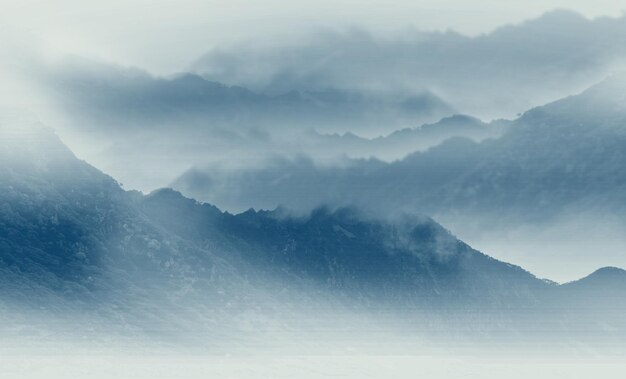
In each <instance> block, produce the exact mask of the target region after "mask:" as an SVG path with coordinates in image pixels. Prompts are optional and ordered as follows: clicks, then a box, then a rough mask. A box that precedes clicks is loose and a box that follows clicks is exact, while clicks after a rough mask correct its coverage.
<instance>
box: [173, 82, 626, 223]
mask: <svg viewBox="0 0 626 379" xmlns="http://www.w3.org/2000/svg"><path fill="white" fill-rule="evenodd" d="M618 88H622V89H623V88H626V80H624V78H622V77H620V76H613V77H611V78H610V79H607V80H606V81H604V82H602V83H600V84H598V85H597V86H594V87H592V88H591V89H589V90H587V91H585V92H583V93H581V94H579V95H576V96H571V97H568V98H565V99H563V100H560V101H557V102H554V103H551V104H548V105H545V106H542V107H539V108H535V109H533V110H530V111H528V112H526V113H525V114H524V115H523V116H521V117H520V118H518V119H517V120H515V121H512V122H504V121H502V122H501V123H502V124H503V125H505V126H503V127H502V129H500V130H504V132H503V134H502V136H501V137H499V138H489V139H487V140H485V141H482V142H475V141H472V140H470V139H467V138H460V137H455V138H450V139H448V140H446V141H444V142H443V143H441V144H440V145H439V146H436V147H433V148H431V149H429V150H427V151H423V152H416V153H414V154H411V155H409V156H407V157H406V158H404V159H401V160H398V161H394V162H391V163H386V162H382V161H379V160H376V159H354V160H349V161H346V162H345V164H344V165H343V166H339V167H338V166H329V167H325V166H323V165H320V164H316V163H315V162H314V161H313V160H305V159H300V160H289V159H284V160H277V161H275V163H274V164H273V165H269V166H268V167H262V168H259V169H249V170H245V169H243V170H235V171H231V172H215V173H213V172H211V171H210V170H206V171H205V170H203V169H202V168H195V169H193V170H191V171H189V172H188V173H186V174H185V175H183V176H182V177H181V178H180V179H179V180H178V181H176V182H175V183H174V187H175V188H179V189H181V190H182V191H183V192H184V193H187V194H190V195H192V196H194V197H196V198H199V199H202V200H206V201H211V202H213V203H215V204H221V205H222V206H225V207H226V208H229V209H246V208H249V207H255V208H273V207H275V206H278V205H284V206H287V207H291V208H295V209H310V208H311V207H312V206H313V207H314V206H316V205H320V204H333V205H345V204H354V205H358V206H361V207H365V208H368V209H372V210H377V211H381V212H393V211H397V210H407V209H411V210H417V211H419V212H421V213H425V214H431V215H437V214H442V213H446V212H452V211H455V212H460V213H467V214H473V215H480V214H489V213H494V214H497V215H498V217H500V218H502V217H504V218H515V219H522V220H523V219H525V218H533V219H534V220H541V219H546V218H549V217H555V216H557V215H558V214H560V213H562V212H567V211H574V210H576V209H579V208H586V207H593V208H594V209H597V210H601V209H605V210H610V211H611V212H614V213H618V214H625V215H626V213H625V212H623V204H625V202H624V200H626V199H624V194H625V193H626V191H623V189H624V185H625V184H626V177H624V175H623V170H622V169H621V167H622V165H623V164H624V163H626V156H624V151H626V149H624V147H625V146H626V128H624V127H623V126H624V125H626V113H624V111H623V106H622V105H623V104H624V92H623V91H621V92H620V91H619V90H618ZM457 123H458V124H460V125H463V126H462V127H463V128H467V125H468V124H469V125H474V128H476V129H479V130H483V131H485V134H488V132H487V131H488V130H489V129H488V128H487V127H486V126H485V125H484V124H481V123H479V122H478V121H475V120H474V119H471V118H462V117H457V118H451V119H444V120H442V121H441V122H440V123H438V124H434V125H433V126H432V127H433V128H434V127H437V128H441V129H439V130H440V131H441V130H445V126H446V125H449V124H452V125H455V124H457ZM429 127H430V126H424V127H422V128H421V129H416V130H405V131H400V132H397V133H394V134H392V135H390V136H389V137H387V138H386V139H398V140H405V141H407V143H408V144H411V143H414V142H413V141H412V140H411V138H412V137H411V135H412V134H413V133H414V134H416V135H420V134H425V133H428V128H429ZM453 129H454V127H453ZM456 133H462V132H459V131H457V130H455V132H453V133H451V134H456ZM442 134H443V133H442ZM494 135H495V133H494ZM337 138H339V137H337ZM344 138H348V136H344ZM361 142H362V141H361ZM372 143H373V142H372ZM381 146H384V142H381ZM392 146H394V145H392ZM213 183H216V184H215V185H213ZM218 183H219V184H218ZM302 186H307V188H309V190H308V191H302V190H299V188H300V187H302ZM617 211H619V212H617Z"/></svg>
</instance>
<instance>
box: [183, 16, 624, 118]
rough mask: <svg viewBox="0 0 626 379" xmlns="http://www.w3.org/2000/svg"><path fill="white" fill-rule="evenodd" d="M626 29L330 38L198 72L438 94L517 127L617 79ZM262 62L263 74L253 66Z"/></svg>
mask: <svg viewBox="0 0 626 379" xmlns="http://www.w3.org/2000/svg"><path fill="white" fill-rule="evenodd" d="M625 35H626V19H625V18H624V17H623V16H621V17H617V18H609V17H600V18H597V19H593V20H589V19H586V18H585V17H584V16H582V15H580V14H578V13H575V12H572V11H567V10H555V11H551V12H547V13H545V14H543V15H541V16H539V17H537V18H535V19H531V20H528V21H526V22H523V23H520V24H513V25H505V26H502V27H500V28H497V29H496V30H494V31H492V32H489V33H484V34H481V35H478V36H475V37H470V36H465V35H462V34H459V33H456V32H454V31H446V32H423V31H419V30H414V31H405V32H404V33H402V34H399V35H395V36H378V35H376V34H372V33H369V32H368V31H367V30H359V29H350V30H347V31H344V32H336V31H327V32H322V33H319V34H317V35H310V36H309V38H308V39H306V38H305V39H301V40H300V41H298V43H297V44H293V43H291V44H289V43H283V44H281V43H280V42H277V43H274V44H269V46H268V44H264V45H262V46H263V47H258V46H256V45H254V44H248V45H243V46H234V47H230V48H229V47H221V48H219V47H218V48H215V49H213V50H212V51H209V52H208V53H206V54H205V55H204V56H202V57H201V58H200V59H198V60H197V61H196V62H194V64H193V65H192V66H191V68H192V70H194V71H195V72H199V73H202V74H203V75H206V76H207V77H209V78H211V79H212V80H217V81H220V82H223V83H229V84H231V85H242V86H246V87H248V88H253V89H255V90H259V91H264V92H270V93H271V92H278V93H280V92H284V91H286V90H292V89H298V90H316V89H320V88H326V87H328V86H332V87H334V88H341V89H344V90H345V89H352V90H354V89H371V88H375V89H378V90H380V89H381V88H382V89H386V90H387V91H394V90H398V89H405V90H406V89H407V88H410V89H413V90H415V89H424V88H430V89H438V91H440V93H442V94H443V96H444V97H445V98H446V99H447V100H448V101H449V102H450V103H451V104H453V105H454V106H455V107H456V108H457V109H459V110H461V111H462V112H465V113H470V114H473V115H477V116H479V117H481V118H497V117H511V116H512V115H515V114H517V113H518V112H522V111H524V110H527V109H529V108H531V107H534V106H538V105H541V104H544V103H546V102H548V101H551V100H554V99H558V98H560V97H562V96H565V95H567V94H570V93H574V92H577V91H580V90H582V89H583V88H585V87H587V86H590V85H592V84H593V83H594V82H596V81H599V80H601V79H602V78H603V77H605V76H606V75H609V74H610V73H611V72H612V71H613V70H615V69H619V68H620V67H621V65H622V63H623V59H624V56H625V54H626V51H624V47H623V46H622V45H623V44H622V43H621V41H622V40H623V38H624V36H625ZM250 62H255V64H250Z"/></svg>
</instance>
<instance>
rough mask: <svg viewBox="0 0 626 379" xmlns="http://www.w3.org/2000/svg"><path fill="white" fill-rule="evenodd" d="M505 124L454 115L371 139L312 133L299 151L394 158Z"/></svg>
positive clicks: (487, 133)
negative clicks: (309, 144) (310, 144)
mask: <svg viewBox="0 0 626 379" xmlns="http://www.w3.org/2000/svg"><path fill="white" fill-rule="evenodd" d="M509 123H510V122H508V121H506V120H497V121H493V122H491V123H484V122H482V121H480V120H479V119H477V118H475V117H471V116H466V115H454V116H450V117H444V118H442V119H441V120H439V121H437V122H435V123H430V124H424V125H421V126H418V127H414V128H405V129H400V130H396V131H394V132H392V133H390V134H387V135H384V136H379V137H375V138H363V137H359V136H357V135H355V134H352V133H345V134H319V133H315V135H313V136H312V138H309V139H304V141H312V143H313V144H314V148H312V147H311V146H303V148H302V149H301V151H302V152H303V153H309V152H310V153H309V155H310V156H313V157H320V156H321V157H324V156H341V155H345V156H349V157H351V158H369V157H376V158H379V159H382V160H396V159H401V158H404V157H405V156H407V155H409V154H411V153H414V152H416V151H423V150H427V149H428V148H430V147H433V146H437V145H439V144H440V143H442V142H443V141H445V140H447V139H449V138H452V137H466V138H469V139H471V140H473V141H477V142H478V141H482V140H484V139H487V138H496V137H498V136H500V135H501V134H502V133H503V131H504V130H505V129H506V128H507V127H508V125H509ZM309 143H311V142H309ZM304 144H306V142H304Z"/></svg>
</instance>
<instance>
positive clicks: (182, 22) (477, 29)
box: [0, 0, 626, 74]
mask: <svg viewBox="0 0 626 379" xmlns="http://www.w3.org/2000/svg"><path fill="white" fill-rule="evenodd" d="M555 8H568V9H572V10H575V11H578V12H580V13H582V14H584V15H586V16H587V17H598V16H602V15H609V16H616V15H620V14H621V13H622V11H623V10H626V0H593V1H590V0H524V1H518V0H516V1H502V0H475V1H466V0H421V1H419V0H418V1H411V0H399V1H389V0H360V1H357V0H340V1H337V0H316V1H304V0H291V1H284V0H263V1H252V0H228V1H216V0H204V1H201V0H90V1H86V0H58V1H49V0H20V1H16V0H0V27H1V28H7V27H8V28H10V29H13V30H19V31H20V32H21V33H22V32H23V33H29V34H30V35H31V36H34V37H36V38H37V39H39V40H40V41H42V42H43V44H44V46H45V47H46V48H47V49H49V50H51V51H54V52H57V51H61V52H72V53H76V54H80V55H88V56H92V57H99V58H104V59H107V60H111V61H117V62H120V63H123V64H131V65H139V66H142V67H145V68H147V69H149V70H150V71H152V72H154V73H160V74H166V73H171V72H175V71H180V70H183V69H185V67H186V66H187V64H188V63H189V62H191V61H192V60H194V59H195V58H197V57H198V56H199V55H200V54H202V53H203V52H205V51H206V50H208V49H210V48H211V47H212V46H215V45H217V44H228V43H232V42H238V41H247V40H254V41H259V40H260V41H264V42H268V41H271V40H272V39H276V38H293V36H294V34H295V35H297V34H298V33H303V32H306V31H309V30H310V29H315V28H345V27H350V26H361V27H365V28H367V29H371V30H374V31H378V32H392V31H402V30H406V29H407V28H409V27H416V28H418V29H422V30H443V29H448V28H452V29H455V30H457V31H460V32H464V33H468V34H478V33H482V32H486V31H489V30H491V29H493V28H495V27H497V26H499V25H502V24H506V23H510V22H520V21H522V20H524V19H528V18H531V17H536V16H538V15H539V14H541V13H543V12H545V11H548V10H551V9H555ZM0 30H1V29H0Z"/></svg>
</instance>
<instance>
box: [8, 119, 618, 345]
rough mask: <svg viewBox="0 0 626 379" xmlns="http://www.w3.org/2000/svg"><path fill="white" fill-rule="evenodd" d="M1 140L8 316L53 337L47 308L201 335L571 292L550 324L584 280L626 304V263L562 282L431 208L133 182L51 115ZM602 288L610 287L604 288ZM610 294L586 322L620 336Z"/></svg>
mask: <svg viewBox="0 0 626 379" xmlns="http://www.w3.org/2000/svg"><path fill="white" fill-rule="evenodd" d="M0 141H1V142H0V155H1V158H2V159H0V196H1V197H2V202H1V204H2V206H1V207H0V271H1V272H2V275H1V277H0V283H1V286H0V311H1V312H2V313H4V314H8V315H11V314H17V315H22V316H20V317H15V318H14V320H15V321H11V322H7V321H5V323H4V325H3V327H2V331H3V333H5V334H6V333H9V334H11V333H15V332H16V331H17V332H18V333H19V331H20V330H24V328H30V329H32V330H31V331H30V332H29V333H30V335H32V336H33V338H35V339H38V338H43V336H45V335H46V334H48V335H49V333H53V332H51V331H50V330H49V329H48V327H49V326H50V325H49V324H47V323H46V322H52V321H51V320H57V321H58V320H59V319H63V318H69V319H71V320H73V321H72V322H71V323H70V324H69V325H67V326H66V327H65V328H66V329H61V330H62V332H63V333H69V334H71V333H72V330H73V329H77V330H80V333H90V335H97V334H98V333H100V332H102V333H105V334H107V335H109V338H114V337H113V336H125V335H132V334H133V333H142V334H146V333H147V334H151V333H152V334H153V335H154V333H157V334H159V333H165V335H160V334H159V336H160V337H163V338H165V339H168V338H174V339H184V338H189V339H191V340H194V341H195V342H196V343H197V342H199V341H202V340H205V342H206V338H209V340H210V339H211V338H218V337H217V336H223V335H224V334H225V333H226V334H228V333H231V332H232V333H234V332H242V331H243V332H245V330H248V329H247V328H250V323H252V324H253V325H255V326H253V327H252V328H253V329H254V330H257V331H258V330H266V328H267V327H268V324H273V323H276V322H278V323H279V325H285V326H283V327H284V328H293V327H295V325H297V322H298V321H297V320H298V318H297V317H296V316H294V315H298V314H300V315H302V312H305V314H306V313H307V312H308V313H309V316H311V315H312V314H311V312H314V311H315V310H316V309H318V307H321V309H323V313H325V314H327V315H328V314H330V315H332V314H333V312H341V311H342V310H343V311H355V310H360V312H373V313H377V312H380V310H381V309H383V310H384V314H386V315H388V314H392V315H393V314H395V313H396V312H397V313H398V314H399V315H404V316H406V315H407V314H408V315H411V316H410V318H411V319H415V320H417V319H422V318H425V319H431V322H434V321H433V320H438V319H439V318H441V317H442V314H445V315H447V316H446V317H444V320H446V319H447V318H449V317H452V315H454V316H453V317H452V319H455V317H460V321H459V319H457V321H456V322H457V323H460V324H458V325H464V323H465V321H463V319H464V317H477V319H476V320H481V319H482V321H480V322H479V323H478V324H474V325H473V326H472V327H471V328H466V327H462V329H463V328H465V329H467V330H471V331H472V332H476V331H478V330H483V328H486V330H491V331H493V330H494V329H493V325H492V324H491V321H492V320H493V319H492V317H496V318H498V319H499V320H502V322H503V323H504V324H502V327H503V328H504V326H503V325H506V329H507V332H508V331H509V328H512V330H521V329H526V328H528V325H529V324H525V323H521V319H520V318H519V316H518V315H519V310H520V309H524V310H526V311H524V312H522V313H523V317H540V319H543V318H544V317H547V316H546V315H545V314H544V313H543V312H544V310H545V309H548V308H550V307H549V306H550V305H552V304H555V303H554V301H553V300H550V299H554V298H556V299H559V301H560V303H559V304H560V307H559V308H558V309H556V311H555V312H556V313H551V314H550V316H549V319H546V322H547V324H546V325H551V326H550V327H553V326H554V324H553V323H555V322H556V323H557V324H558V325H560V327H562V328H565V329H567V328H569V327H571V326H572V325H579V324H575V323H574V324H571V323H569V322H568V321H567V319H563V318H561V317H562V315H563V314H567V312H570V311H573V310H572V309H574V308H573V306H574V305H576V306H578V302H577V301H576V299H577V296H578V294H579V293H580V294H581V295H580V296H583V295H584V296H586V298H585V299H587V300H589V302H588V303H585V304H584V307H585V309H587V308H591V307H594V306H603V307H605V308H603V309H606V310H607V312H606V314H610V315H614V314H615V312H617V311H616V310H619V309H621V308H620V307H622V306H623V296H621V291H619V288H621V287H616V284H617V285H618V286H623V284H624V282H625V280H626V272H624V271H622V270H619V269H603V270H600V271H598V272H596V273H594V274H593V275H591V276H590V277H589V278H586V279H583V280H581V281H579V282H576V283H572V284H569V285H565V286H558V285H556V284H554V283H551V282H548V281H545V280H540V279H537V278H536V277H534V276H533V275H532V274H530V273H528V272H526V271H525V270H523V269H521V268H520V267H517V266H513V265H510V264H507V263H504V262H501V261H498V260H495V259H493V258H490V257H488V256H486V255H484V254H482V253H480V252H478V251H476V250H474V249H472V248H471V247H470V246H468V245H467V244H465V243H463V242H462V241H460V240H458V239H457V238H455V237H454V236H452V235H451V234H450V233H449V232H448V231H447V230H445V229H444V228H443V227H441V226H440V225H439V224H437V223H436V222H434V221H433V220H431V219H428V218H419V217H415V216H397V217H393V218H381V217H374V216H368V214H367V213H363V212H361V211H359V210H356V209H350V208H341V209H337V210H330V209H325V208H319V209H317V210H315V211H313V212H312V213H310V214H307V215H305V216H297V215H293V214H291V213H290V212H289V211H287V210H285V209H277V210H274V211H252V210H250V211H247V212H244V213H241V214H237V215H232V214H229V213H224V212H221V211H220V210H219V209H217V208H216V207H214V206H211V205H209V204H203V203H199V202H197V201H195V200H191V199H188V198H185V197H183V196H182V195H181V194H180V193H178V192H175V191H173V190H170V189H163V190H158V191H155V192H153V193H152V194H150V195H148V196H144V195H142V194H140V193H138V192H125V191H123V190H122V189H121V188H120V187H119V185H118V184H117V183H116V182H115V181H114V180H113V179H112V178H110V177H108V176H106V175H105V174H102V173H101V172H99V171H98V170H96V169H95V168H93V167H91V166H90V165H88V164H87V163H85V162H83V161H80V160H78V159H76V158H75V157H74V155H73V154H72V153H71V152H70V151H69V150H68V149H67V148H66V147H65V146H64V145H63V144H62V143H61V142H60V140H59V139H58V138H57V137H56V136H55V135H54V134H53V133H52V132H51V131H50V130H45V129H41V128H40V127H28V128H16V129H14V130H12V131H9V130H6V129H4V130H3V131H2V138H1V139H0ZM608 287H610V288H608ZM598 291H600V292H601V293H602V294H604V295H605V299H608V301H604V302H595V300H594V299H595V295H594V293H597V292H598ZM613 291H614V292H613ZM562 293H564V294H566V295H567V296H565V295H561V294H562ZM572 299H573V300H572ZM548 300H550V301H548ZM546 307H547V308H546ZM529 309H530V310H531V311H530V313H528V310H529ZM550 309H552V308H550ZM598 309H600V308H598ZM598 309H594V312H595V313H592V315H595V316H594V317H591V318H588V319H586V321H585V322H586V324H585V325H586V327H587V328H588V329H586V330H592V331H596V329H597V333H596V334H594V335H595V336H596V337H602V336H605V335H606V333H605V331H604V330H603V329H601V328H600V327H599V326H598V325H607V323H609V324H610V325H611V328H612V329H611V330H613V332H612V333H613V334H612V335H613V336H621V335H622V333H623V331H626V327H625V325H624V324H623V320H621V319H618V318H613V317H608V318H604V317H603V315H604V314H605V313H604V312H597V311H598ZM298 312H300V313H298ZM442 312H443V313H442ZM77 315H78V316H77ZM464 315H469V316H464ZM480 315H483V316H480ZM533 315H534V316H533ZM399 317H400V316H399ZM420 317H421V318H420ZM481 317H482V318H481ZM523 317H522V318H523ZM33 319H36V320H38V321H37V323H33V322H32V320H33ZM400 319H402V317H400ZM46 320H47V321H46ZM290 320H291V321H290ZM294 320H296V321H294ZM405 320H406V319H405ZM291 322H295V323H296V324H290V323H291ZM416 322H417V321H416ZM518 322H520V323H519V324H518ZM83 323H84V324H83ZM55 325H57V326H56V327H57V328H59V326H58V324H55ZM458 325H457V326H458ZM480 325H482V326H480ZM554 327H555V326H554ZM38 328H39V329H38ZM83 328H85V329H83ZM280 328H281V327H280V326H279V329H280ZM417 329H418V330H422V331H423V332H427V331H428V328H427V327H424V328H419V327H418V328H417ZM496 329H497V328H496ZM531 329H532V328H531ZM85 330H87V331H85ZM567 330H569V329H567ZM55 332H57V333H58V332H59V330H55ZM170 333H174V334H171V335H170ZM495 333H496V334H497V333H498V332H497V331H496V332H495ZM594 333H595V332H594ZM168 336H169V337H168ZM209 336H212V337H209ZM101 337H102V336H100V337H99V338H101ZM569 338H576V337H574V335H573V334H572V335H571V336H570V337H569Z"/></svg>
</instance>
